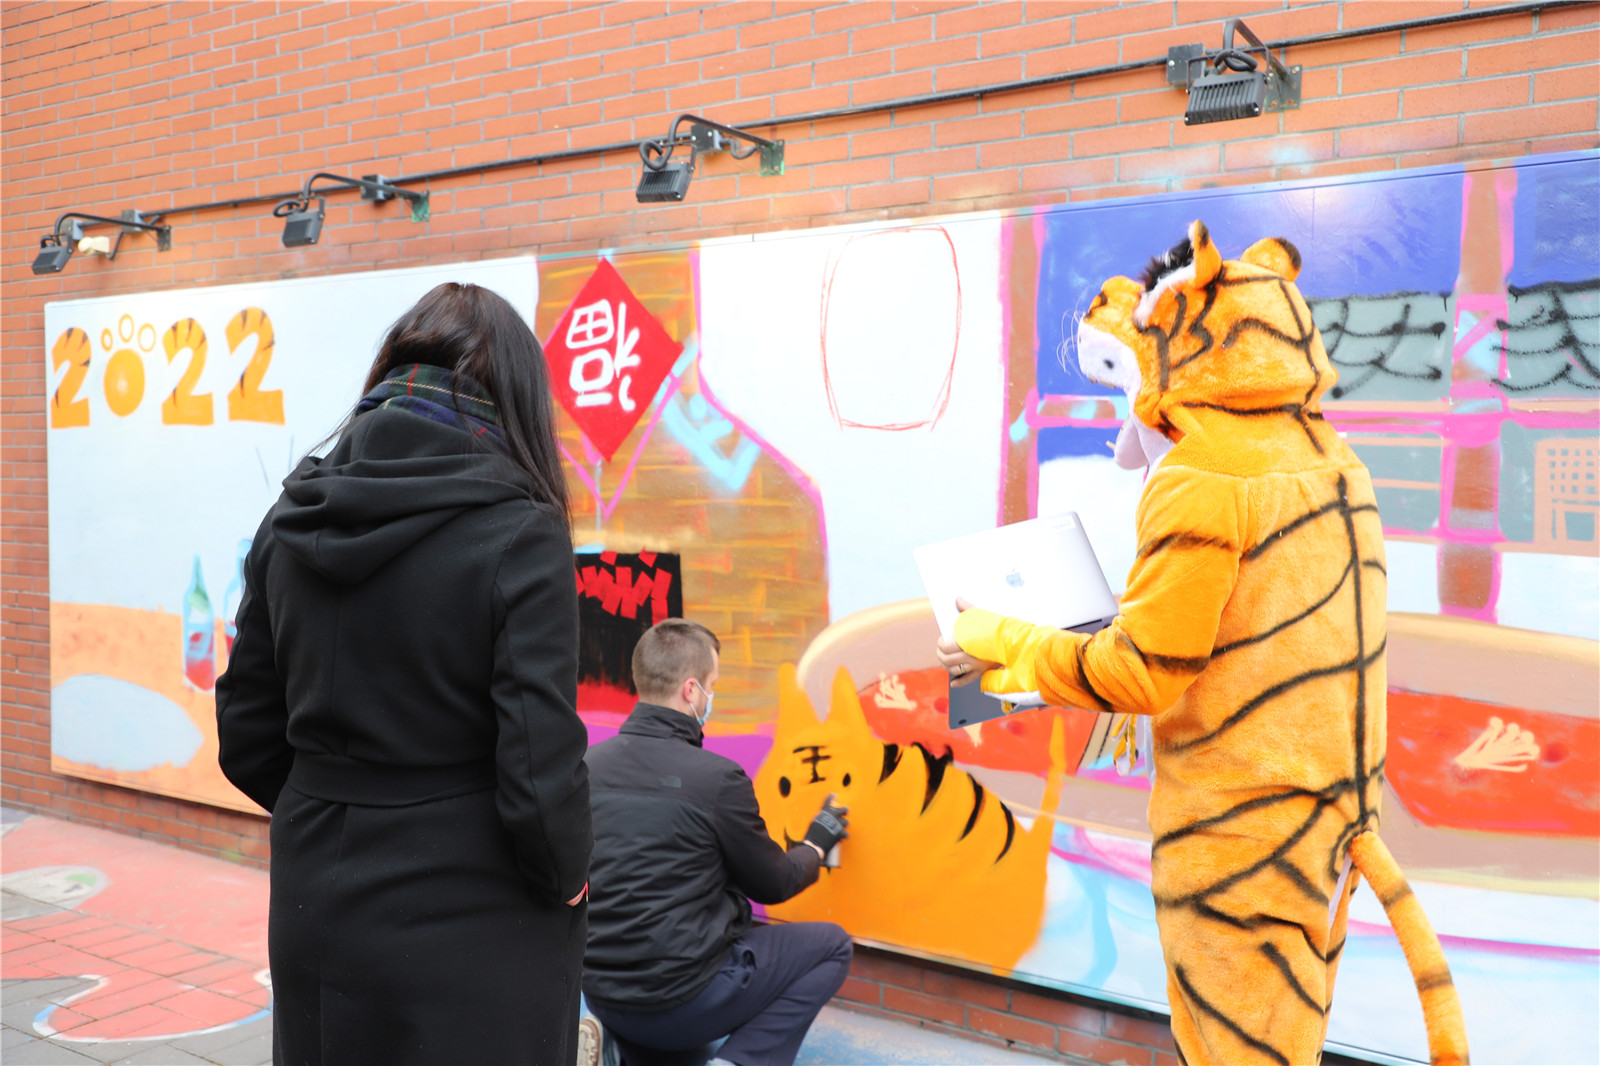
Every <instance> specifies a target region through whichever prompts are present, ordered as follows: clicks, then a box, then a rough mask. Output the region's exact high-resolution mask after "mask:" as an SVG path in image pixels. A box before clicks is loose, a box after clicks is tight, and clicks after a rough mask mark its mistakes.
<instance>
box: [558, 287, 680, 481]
mask: <svg viewBox="0 0 1600 1066" xmlns="http://www.w3.org/2000/svg"><path fill="white" fill-rule="evenodd" d="M682 351H683V345H681V344H679V343H678V342H677V341H675V340H673V339H672V338H671V337H670V336H668V335H667V331H666V330H665V329H664V328H663V327H662V325H661V323H660V322H658V321H657V320H656V318H655V316H654V315H652V314H651V313H650V312H649V311H646V310H645V308H644V305H643V304H641V303H640V302H639V298H638V297H637V296H635V295H634V294H633V291H632V290H631V289H629V288H628V285H627V283H626V282H624V281H623V280H622V276H621V275H620V274H618V273H617V268H616V267H614V266H612V265H611V262H610V260H607V259H602V260H600V265H599V266H597V267H595V271H594V273H593V274H590V275H589V280H588V281H586V282H584V283H583V288H582V289H579V290H578V295H577V297H576V298H574V299H573V301H572V303H571V304H570V305H569V306H568V307H567V311H566V313H565V314H564V315H562V316H561V321H560V322H557V323H556V328H555V331H554V332H553V333H551V334H550V339H549V340H548V341H547V342H546V343H545V346H544V357H545V360H546V361H547V362H548V363H549V364H550V387H551V388H552V389H554V390H555V394H556V399H557V400H559V401H560V403H561V406H562V407H564V408H566V409H567V413H568V414H569V415H571V416H572V420H573V421H574V422H576V423H577V424H578V428H579V429H581V430H583V433H584V436H586V437H588V438H589V442H590V443H591V444H593V445H594V446H595V447H596V448H598V449H599V450H600V454H601V455H604V456H605V457H606V459H607V460H608V461H609V460H610V458H611V457H612V455H614V454H615V453H616V450H617V449H618V448H619V447H621V446H622V442H623V441H624V440H626V439H627V436H628V434H629V433H630V432H632V431H633V427H634V426H635V425H636V424H637V423H638V421H639V419H640V418H642V417H644V413H645V410H646V409H647V408H648V407H649V406H650V401H651V400H653V399H655V395H656V389H657V388H658V387H659V386H660V385H661V381H662V379H663V378H665V377H666V376H667V373H668V371H670V370H671V369H672V364H673V363H675V362H677V359H678V355H679V354H680V353H681V352H682Z"/></svg>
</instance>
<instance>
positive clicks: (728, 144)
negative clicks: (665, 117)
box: [635, 114, 783, 204]
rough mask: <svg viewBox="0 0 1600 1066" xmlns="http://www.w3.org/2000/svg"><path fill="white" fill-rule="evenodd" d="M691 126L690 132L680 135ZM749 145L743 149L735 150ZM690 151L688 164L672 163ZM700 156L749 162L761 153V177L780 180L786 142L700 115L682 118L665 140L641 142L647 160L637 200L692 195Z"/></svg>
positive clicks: (641, 152) (674, 199)
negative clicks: (684, 150) (675, 156)
mask: <svg viewBox="0 0 1600 1066" xmlns="http://www.w3.org/2000/svg"><path fill="white" fill-rule="evenodd" d="M685 122H687V123H689V132H688V133H687V134H681V133H679V132H678V129H679V127H680V126H682V125H683V124H684V123H685ZM741 141H743V142H746V144H745V146H744V147H743V148H738V147H735V145H736V144H737V143H738V142H741ZM680 146H681V147H687V148H688V149H689V158H688V159H687V160H679V161H678V162H673V161H672V153H673V152H674V151H676V150H677V149H678V148H679V147H680ZM700 152H727V153H728V154H729V155H731V156H733V158H735V159H747V158H749V157H750V156H752V155H755V154H756V153H757V152H760V153H761V174H762V176H763V177H776V176H777V175H780V174H782V173H783V142H782V141H769V140H767V139H766V138H765V137H757V136H756V135H755V134H753V133H746V132H745V131H744V130H740V129H735V128H734V127H732V126H724V125H723V124H722V123H720V122H713V121H711V120H710V119H708V118H701V117H700V116H699V115H687V114H685V115H679V116H678V117H677V118H675V119H673V120H672V128H671V129H670V130H668V131H667V135H666V136H665V137H660V138H647V139H646V140H642V141H640V142H639V157H640V158H641V159H643V160H644V173H643V174H642V175H640V177H639V187H638V189H637V190H635V196H636V197H637V198H638V200H639V202H640V203H642V204H645V203H663V202H677V201H679V200H682V199H683V197H684V195H685V194H686V193H687V192H688V191H689V181H690V179H691V178H692V177H693V176H694V159H695V155H696V154H697V153H700Z"/></svg>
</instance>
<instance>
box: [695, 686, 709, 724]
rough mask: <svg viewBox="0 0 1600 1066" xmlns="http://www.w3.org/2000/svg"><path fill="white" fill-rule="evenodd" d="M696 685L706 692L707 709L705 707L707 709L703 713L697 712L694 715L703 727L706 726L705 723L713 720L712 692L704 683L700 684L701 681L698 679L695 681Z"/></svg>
mask: <svg viewBox="0 0 1600 1066" xmlns="http://www.w3.org/2000/svg"><path fill="white" fill-rule="evenodd" d="M695 687H696V688H698V689H699V690H700V691H701V692H704V693H705V694H706V709H705V711H704V712H703V713H701V714H697V715H695V716H694V720H695V721H696V722H699V723H700V725H701V726H702V727H704V725H705V724H706V723H707V722H709V721H710V720H711V697H712V693H711V692H710V691H709V690H707V689H706V687H705V686H704V685H702V684H700V682H699V681H698V680H697V681H695Z"/></svg>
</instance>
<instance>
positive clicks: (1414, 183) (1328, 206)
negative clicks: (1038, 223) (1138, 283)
mask: <svg viewBox="0 0 1600 1066" xmlns="http://www.w3.org/2000/svg"><path fill="white" fill-rule="evenodd" d="M1461 184H1462V182H1461V170H1460V169H1459V168H1455V167H1449V168H1439V169H1433V170H1425V171H1418V172H1416V173H1414V174H1408V175H1405V176H1403V177H1396V176H1394V175H1382V176H1381V177H1380V176H1373V177H1370V178H1354V179H1344V180H1341V181H1339V182H1335V183H1328V184H1317V185H1272V186H1258V187H1254V188H1250V189H1244V190H1237V191H1235V190H1227V191H1205V192H1196V193H1193V194H1189V195H1166V196H1161V197H1152V198H1141V199H1136V200H1119V201H1116V202H1114V203H1107V204H1104V205H1098V204H1097V205H1094V206H1090V207H1070V208H1062V209H1058V210H1055V211H1052V212H1051V213H1050V214H1049V215H1047V216H1046V218H1045V219H1044V228H1045V239H1044V246H1043V249H1042V251H1041V254H1040V266H1039V297H1038V305H1037V316H1038V317H1037V320H1036V321H1037V323H1038V324H1037V328H1036V336H1037V343H1038V351H1037V352H1036V357H1037V364H1038V388H1039V393H1040V395H1048V394H1052V393H1054V394H1063V393H1065V394H1079V395H1105V394H1108V393H1109V392H1110V390H1107V389H1105V388H1102V387H1100V386H1097V385H1094V384H1092V383H1091V382H1089V381H1087V380H1086V379H1085V378H1084V377H1083V375H1082V374H1081V373H1079V371H1078V368H1077V358H1076V354H1075V352H1074V351H1073V350H1072V345H1071V343H1070V340H1071V333H1072V330H1073V325H1072V324H1073V323H1074V322H1075V321H1076V319H1077V318H1078V316H1080V315H1081V314H1082V313H1083V312H1084V311H1085V310H1086V309H1087V308H1088V304H1089V301H1090V300H1091V299H1092V298H1093V297H1094V294H1095V293H1096V292H1098V291H1099V288H1100V285H1101V283H1102V282H1104V281H1105V279H1106V278H1108V277H1112V276H1114V275H1117V274H1125V275H1128V276H1130V277H1133V276H1137V274H1138V273H1139V271H1140V270H1141V269H1142V268H1143V266H1144V264H1145V263H1146V262H1147V261H1148V259H1149V258H1150V257H1151V256H1155V255H1159V254H1160V253H1162V252H1164V251H1166V250H1167V249H1168V248H1170V247H1171V246H1172V245H1173V244H1175V243H1177V242H1178V241H1179V240H1181V239H1182V238H1183V237H1184V235H1185V233H1186V232H1187V230H1188V226H1189V223H1190V222H1192V221H1193V220H1194V219H1196V218H1198V219H1201V220H1202V221H1204V222H1205V224H1206V226H1207V227H1208V228H1209V229H1210V230H1211V235H1212V239H1213V240H1215V241H1216V244H1217V247H1218V249H1220V250H1221V252H1222V254H1223V257H1224V258H1236V257H1237V256H1238V255H1239V254H1240V253H1241V252H1243V251H1244V250H1245V249H1246V248H1248V247H1249V246H1250V245H1251V244H1253V243H1255V242H1256V241H1257V240H1259V239H1260V238H1262V237H1287V238H1288V239H1289V240H1290V241H1292V242H1294V244H1295V245H1296V246H1298V247H1299V249H1300V251H1301V252H1302V254H1303V255H1304V256H1305V267H1304V270H1303V272H1302V273H1301V275H1300V278H1299V282H1298V283H1299V286H1300V290H1301V292H1302V293H1303V294H1304V295H1305V296H1306V298H1307V299H1317V298H1328V297H1345V296H1354V295H1372V296H1375V295H1380V294H1384V293H1392V292H1436V293H1446V292H1449V291H1450V290H1451V289H1452V288H1453V287H1454V285H1455V278H1456V274H1457V273H1458V272H1459V270H1460V259H1461V252H1460V232H1461V206H1462V202H1461ZM1063 340H1066V341H1068V343H1067V344H1066V345H1063V343H1062V342H1063Z"/></svg>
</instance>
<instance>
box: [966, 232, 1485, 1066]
mask: <svg viewBox="0 0 1600 1066" xmlns="http://www.w3.org/2000/svg"><path fill="white" fill-rule="evenodd" d="M1299 272H1300V253H1299V252H1298V251H1297V250H1296V249H1295V247H1294V246H1293V245H1292V244H1290V243H1289V242H1288V241H1286V240H1283V239H1281V238H1267V239H1265V240H1261V241H1258V242H1256V243H1255V244H1253V245H1251V246H1250V247H1249V248H1248V249H1247V250H1246V251H1245V252H1244V254H1243V255H1242V256H1241V257H1240V258H1239V259H1236V260H1233V259H1230V260H1224V259H1223V258H1222V256H1221V255H1220V254H1219V253H1218V251H1217V247H1216V245H1215V244H1214V243H1213V242H1212V240H1211V235H1210V233H1209V232H1208V231H1207V230H1206V227H1205V226H1204V225H1203V224H1202V223H1200V222H1195V223H1193V224H1192V225H1191V226H1190V227H1189V236H1188V238H1187V239H1186V240H1184V241H1183V242H1181V243H1180V244H1178V245H1177V246H1175V247H1174V248H1173V249H1172V250H1171V251H1169V252H1167V253H1166V254H1165V255H1164V256H1160V257H1158V258H1156V259H1155V260H1152V261H1151V263H1150V266H1149V267H1148V268H1147V269H1146V271H1145V273H1144V277H1143V279H1142V281H1134V280H1132V279H1131V278H1125V277H1116V278H1112V279H1111V280H1109V281H1107V282H1106V283H1105V285H1104V286H1103V287H1102V288H1101V290H1100V292H1099V294H1098V295H1097V296H1096V297H1095V298H1094V300H1093V302H1092V303H1091V305H1090V308H1089V311H1088V313H1087V314H1085V315H1084V316H1083V319H1082V321H1081V322H1080V323H1079V328H1078V358H1079V365H1080V367H1081V368H1082V370H1083V372H1084V373H1085V374H1086V375H1088V376H1089V377H1090V378H1091V379H1093V380H1095V381H1097V382H1100V383H1102V384H1106V385H1111V386H1114V387H1117V388H1121V389H1122V390H1123V391H1124V392H1126V393H1127V395H1128V398H1129V402H1130V408H1131V413H1130V416H1129V418H1128V423H1127V425H1125V426H1124V427H1123V430H1122V432H1121V434H1120V435H1119V437H1118V439H1117V443H1116V446H1115V455H1116V459H1117V462H1118V463H1119V464H1120V465H1122V466H1125V467H1129V468H1137V467H1142V466H1146V465H1148V466H1150V468H1151V469H1150V474H1149V477H1148V479H1147V481H1146V483H1145V489H1144V493H1143V495H1142V496H1141V498H1140V500H1139V507H1138V514H1137V530H1138V550H1137V553H1136V556H1135V561H1134V564H1133V567H1132V569H1131V570H1130V572H1129V575H1128V588H1127V592H1126V594H1125V595H1124V596H1123V598H1122V605H1121V613H1120V614H1119V615H1118V617H1117V619H1116V620H1115V621H1114V622H1113V623H1112V624H1111V625H1110V626H1109V627H1107V628H1106V629H1104V630H1101V631H1100V632H1099V633H1096V634H1094V635H1092V636H1085V635H1082V634H1075V633H1069V632H1062V631H1058V630H1052V629H1047V628H1043V627H1037V626H1033V625H1029V624H1028V623H1025V622H1022V621H1020V620H1018V619H1014V618H1004V617H1001V616H999V615H995V614H992V613H990V612H987V611H981V610H968V611H965V612H963V613H962V614H961V616H960V619H959V621H958V622H957V625H956V631H955V636H956V640H957V641H958V642H959V643H960V645H961V647H962V649H963V650H964V651H966V652H967V653H968V654H970V655H973V656H976V657H978V658H980V659H986V660H991V661H994V662H998V663H1000V664H1001V666H1000V667H998V668H996V669H993V670H990V671H989V672H988V673H986V674H985V675H984V677H983V688H984V691H986V692H991V693H994V694H996V695H1002V696H1003V695H1006V694H1015V693H1025V692H1028V693H1031V692H1037V693H1039V694H1040V695H1041V696H1042V697H1043V698H1044V700H1045V701H1046V702H1047V703H1054V704H1066V705H1069V706H1078V707H1089V708H1097V709H1100V710H1106V711H1119V712H1129V713H1134V714H1141V715H1148V716H1149V717H1150V722H1151V734H1152V737H1153V752H1152V757H1153V764H1154V768H1155V781H1154V785H1153V788H1152V791H1151V796H1150V828H1151V830H1152V833H1153V835H1154V837H1155V843H1154V847H1153V850H1152V853H1151V873H1152V880H1151V891H1152V892H1153V893H1154V895H1155V903H1156V917H1157V921H1158V924H1159V926H1160V931H1161V944H1162V951H1163V954H1164V955H1165V957H1166V962H1167V991H1168V998H1169V1000H1170V1002H1171V1005H1172V1028H1173V1035H1174V1037H1175V1039H1176V1040H1177V1044H1178V1048H1179V1050H1180V1052H1181V1053H1182V1058H1183V1060H1184V1061H1185V1062H1187V1063H1188V1064H1189V1066H1201V1064H1202V1063H1229V1064H1234V1063H1247V1062H1251V1063H1253V1062H1274V1063H1309V1062H1315V1061H1317V1060H1318V1059H1319V1058H1320V1056H1321V1049H1322V1044H1323V1040H1324V1038H1325V1036H1326V1032H1327V1019H1328V1009H1329V1007H1330V1006H1331V1004H1332V1000H1333V984H1334V976H1335V973H1336V971H1337V968H1338V962H1339V955H1340V952H1341V950H1342V949H1343V947H1344V939H1345V922H1346V913H1347V909H1348V905H1349V900H1350V894H1351V892H1352V891H1353V890H1354V888H1355V886H1356V883H1357V881H1358V880H1359V878H1360V877H1362V876H1364V877H1366V878H1367V880H1368V881H1369V882H1370V883H1371V884H1372V886H1373V889H1374V891H1375V892H1376V893H1377V895H1378V897H1379V898H1380V899H1381V900H1382V901H1383V904H1384V906H1385V908H1386V909H1387V910H1388V912H1389V917H1390V920H1391V922H1392V923H1393V924H1394V927H1395V930H1396V932H1397V934H1398V935H1399V937H1400V942H1401V946H1402V947H1403V948H1404V950H1405V953H1406V957H1407V960H1408V961H1409V963H1410V965H1411V969H1412V974H1413V976H1414V977H1415V979H1416V984H1417V989H1418V992H1419V994H1420V996H1421V998H1422V1001H1423V1008H1424V1012H1423V1013H1424V1017H1425V1020H1426V1023H1427V1028H1428V1039H1429V1051H1430V1054H1431V1055H1432V1058H1433V1061H1434V1062H1436V1063H1445V1062H1465V1061H1466V1057H1467V1046H1466V1031H1465V1025H1464V1022H1463V1019H1462V1015H1461V1006H1460V1001H1459V999H1458V997H1457V995H1456V991H1455V987H1454V985H1453V984H1452V982H1451V979H1450V971H1449V968H1448V967H1447V966H1446V964H1445V959H1444V954H1443V952H1442V951H1441V949H1440V947H1439V941H1438V939H1437V938H1436V937H1435V936H1434V934H1433V930H1432V928H1431V927H1430V926H1429V924H1428V921H1427V918H1426V916H1425V915H1424V914H1423V913H1422V909H1421V907H1420V905H1419V904H1418V903H1417V901H1416V898H1415V897H1414V896H1412V895H1411V891H1410V889H1409V887H1408V886H1407V885H1406V882H1405V879H1404V877H1403V876H1402V875H1401V873H1400V870H1399V868H1398V867H1397V866H1396V864H1395V862H1394V859H1393V857H1392V856H1391V855H1390V854H1389V852H1388V850H1387V848H1385V847H1384V845H1383V843H1382V842H1381V841H1380V840H1379V839H1378V836H1377V835H1376V829H1377V825H1378V806H1379V802H1380V800H1381V797H1382V790H1383V765H1384V750H1385V694H1386V682H1385V668H1384V667H1385V664H1384V648H1385V643H1386V613H1385V600H1386V597H1387V584H1386V578H1387V572H1386V570H1385V565H1384V550H1383V528H1382V524H1381V522H1380V521H1379V518H1378V509H1377V504H1376V501H1375V498H1374V496H1373V490H1372V481H1371V478H1370V477H1369V476H1368V474H1367V470H1366V467H1365V466H1363V465H1362V463H1361V460H1360V459H1358V458H1357V457H1356V455H1355V453H1354V452H1352V451H1351V450H1350V448H1349V447H1348V446H1347V445H1346V444H1345V443H1344V442H1343V441H1342V440H1341V439H1340V438H1339V435H1338V434H1337V433H1336V432H1335V431H1334V430H1333V429H1332V427H1330V426H1329V425H1328V424H1327V422H1326V421H1324V419H1323V415H1322V409H1321V396H1322V394H1323V393H1324V392H1325V391H1326V390H1327V389H1328V388H1330V387H1331V386H1332V385H1333V383H1334V381H1335V380H1336V378H1337V376H1338V375H1337V373H1336V371H1335V370H1334V369H1333V367H1332V366H1331V365H1330V364H1329V362H1328V357H1327V353H1326V352H1325V351H1323V347H1322V339H1321V338H1320V337H1319V336H1318V334H1317V330H1316V327H1315V326H1314V325H1313V324H1312V320H1311V312H1310V310H1309V308H1307V306H1306V302H1305V300H1304V299H1303V298H1302V297H1301V295H1300V292H1299V290H1298V289H1297V288H1296V287H1295V284H1294V280H1295V277H1296V276H1297V275H1298V274H1299ZM1352 864H1353V866H1354V869H1353V870H1352V868H1351V867H1352Z"/></svg>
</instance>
